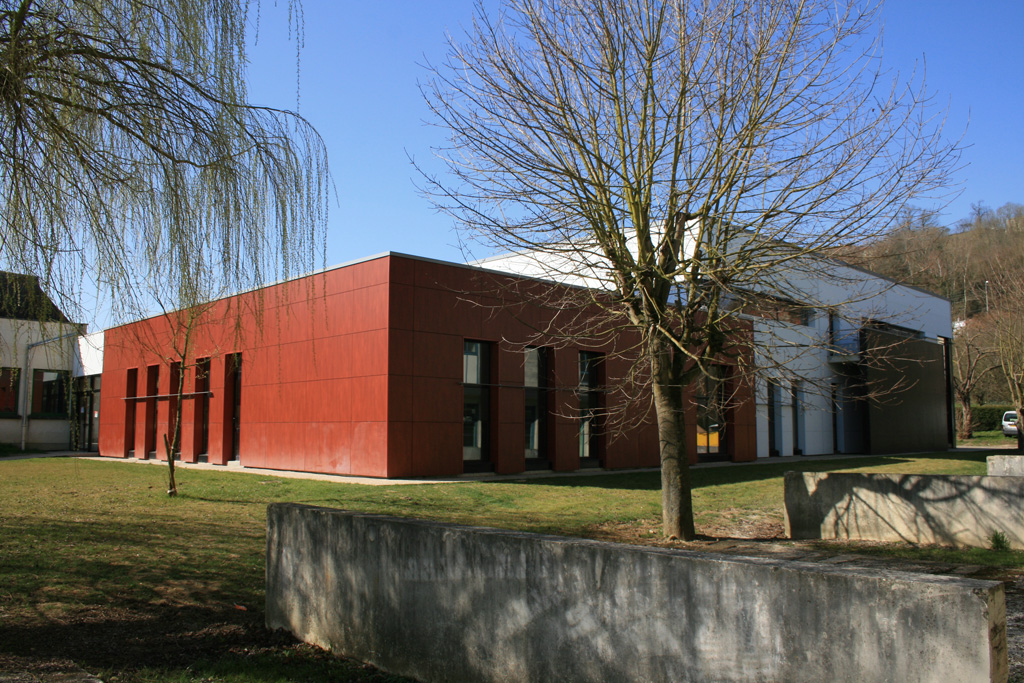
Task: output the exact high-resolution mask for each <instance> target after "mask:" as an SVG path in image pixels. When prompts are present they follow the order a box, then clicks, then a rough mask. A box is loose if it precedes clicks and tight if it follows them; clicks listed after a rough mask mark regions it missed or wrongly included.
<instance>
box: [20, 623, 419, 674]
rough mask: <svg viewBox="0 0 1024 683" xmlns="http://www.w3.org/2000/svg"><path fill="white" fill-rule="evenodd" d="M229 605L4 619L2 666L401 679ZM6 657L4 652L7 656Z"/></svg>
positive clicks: (112, 671) (125, 671)
mask: <svg viewBox="0 0 1024 683" xmlns="http://www.w3.org/2000/svg"><path fill="white" fill-rule="evenodd" d="M263 619H264V616H263V611H262V610H251V611H241V610H239V609H236V608H234V607H232V606H216V607H204V606H195V605H188V606H181V605H178V606H173V605H154V604H141V603H140V604H134V605H130V606H126V605H122V606H117V607H113V606H110V607H94V608H87V609H84V610H79V611H75V612H70V613H67V614H64V615H62V616H61V617H60V618H59V619H51V620H42V621H41V620H32V621H31V622H30V623H24V622H22V623H19V621H18V620H14V621H12V620H9V619H7V620H4V622H3V623H2V624H0V670H3V668H5V667H7V668H10V667H12V666H18V665H21V666H23V667H27V666H29V665H30V664H31V663H36V665H38V663H40V662H60V661H66V660H71V661H73V662H74V663H75V664H77V665H78V666H79V667H81V668H83V669H85V670H86V671H88V672H90V673H93V674H101V675H102V676H103V677H104V678H105V680H106V679H115V678H116V680H118V681H134V680H150V679H152V678H157V679H162V678H165V677H166V678H180V679H184V680H190V679H192V680H221V679H223V678H225V677H234V678H236V679H238V680H247V681H256V682H267V683H269V682H271V681H287V680H304V681H314V682H318V681H324V682H327V681H358V682H395V683H397V682H399V681H405V680H407V679H404V678H399V677H395V676H390V675H388V674H385V673H383V672H381V671H379V670H377V669H374V668H373V667H370V666H368V665H365V664H362V663H360V662H356V661H353V660H349V659H345V658H342V657H338V656H336V655H333V654H331V653H329V652H325V651H323V650H320V649H318V648H315V647H311V646H308V645H305V644H302V643H300V642H298V641H297V640H295V638H293V637H292V636H291V635H290V634H287V633H285V632H281V631H278V632H275V631H270V630H269V629H267V628H266V627H265V626H264V625H263ZM5 655H6V656H5Z"/></svg>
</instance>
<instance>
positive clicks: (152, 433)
mask: <svg viewBox="0 0 1024 683" xmlns="http://www.w3.org/2000/svg"><path fill="white" fill-rule="evenodd" d="M159 389H160V366H159V365H150V366H149V367H148V368H146V444H145V445H146V451H145V452H146V454H147V457H155V456H156V409H157V405H158V403H157V398H156V396H157V394H159V393H160V391H159Z"/></svg>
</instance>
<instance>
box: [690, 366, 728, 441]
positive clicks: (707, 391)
mask: <svg viewBox="0 0 1024 683" xmlns="http://www.w3.org/2000/svg"><path fill="white" fill-rule="evenodd" d="M695 399H696V403H697V454H698V455H717V454H720V453H725V452H726V447H725V439H726V419H725V417H726V386H725V368H723V367H722V366H719V365H715V366H712V367H710V368H708V372H707V374H703V373H702V374H701V375H700V376H699V377H698V378H697V382H696V396H695Z"/></svg>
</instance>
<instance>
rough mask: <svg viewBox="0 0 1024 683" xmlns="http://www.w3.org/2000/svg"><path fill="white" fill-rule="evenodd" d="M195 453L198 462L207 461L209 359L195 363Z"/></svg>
mask: <svg viewBox="0 0 1024 683" xmlns="http://www.w3.org/2000/svg"><path fill="white" fill-rule="evenodd" d="M195 388H196V397H195V404H194V405H195V411H196V412H195V420H194V422H193V424H194V425H195V439H196V446H195V453H196V456H197V460H198V461H199V462H206V461H207V454H208V453H209V450H210V359H209V358H200V359H199V360H197V361H196V382H195Z"/></svg>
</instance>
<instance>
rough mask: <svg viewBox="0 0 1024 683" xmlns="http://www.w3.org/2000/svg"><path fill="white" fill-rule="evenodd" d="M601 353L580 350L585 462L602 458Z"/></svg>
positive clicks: (580, 395) (581, 440) (582, 440)
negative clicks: (599, 434) (599, 438)
mask: <svg viewBox="0 0 1024 683" xmlns="http://www.w3.org/2000/svg"><path fill="white" fill-rule="evenodd" d="M600 371H601V354H599V353H594V352H593V351H580V384H579V391H578V393H579V400H580V412H579V416H580V435H579V442H580V460H581V461H582V462H583V464H591V465H593V464H596V463H597V462H599V460H600V453H599V448H598V444H599V441H598V432H599V426H600V425H599V419H600V414H601V392H600V391H599V388H600V386H601V379H600Z"/></svg>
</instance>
